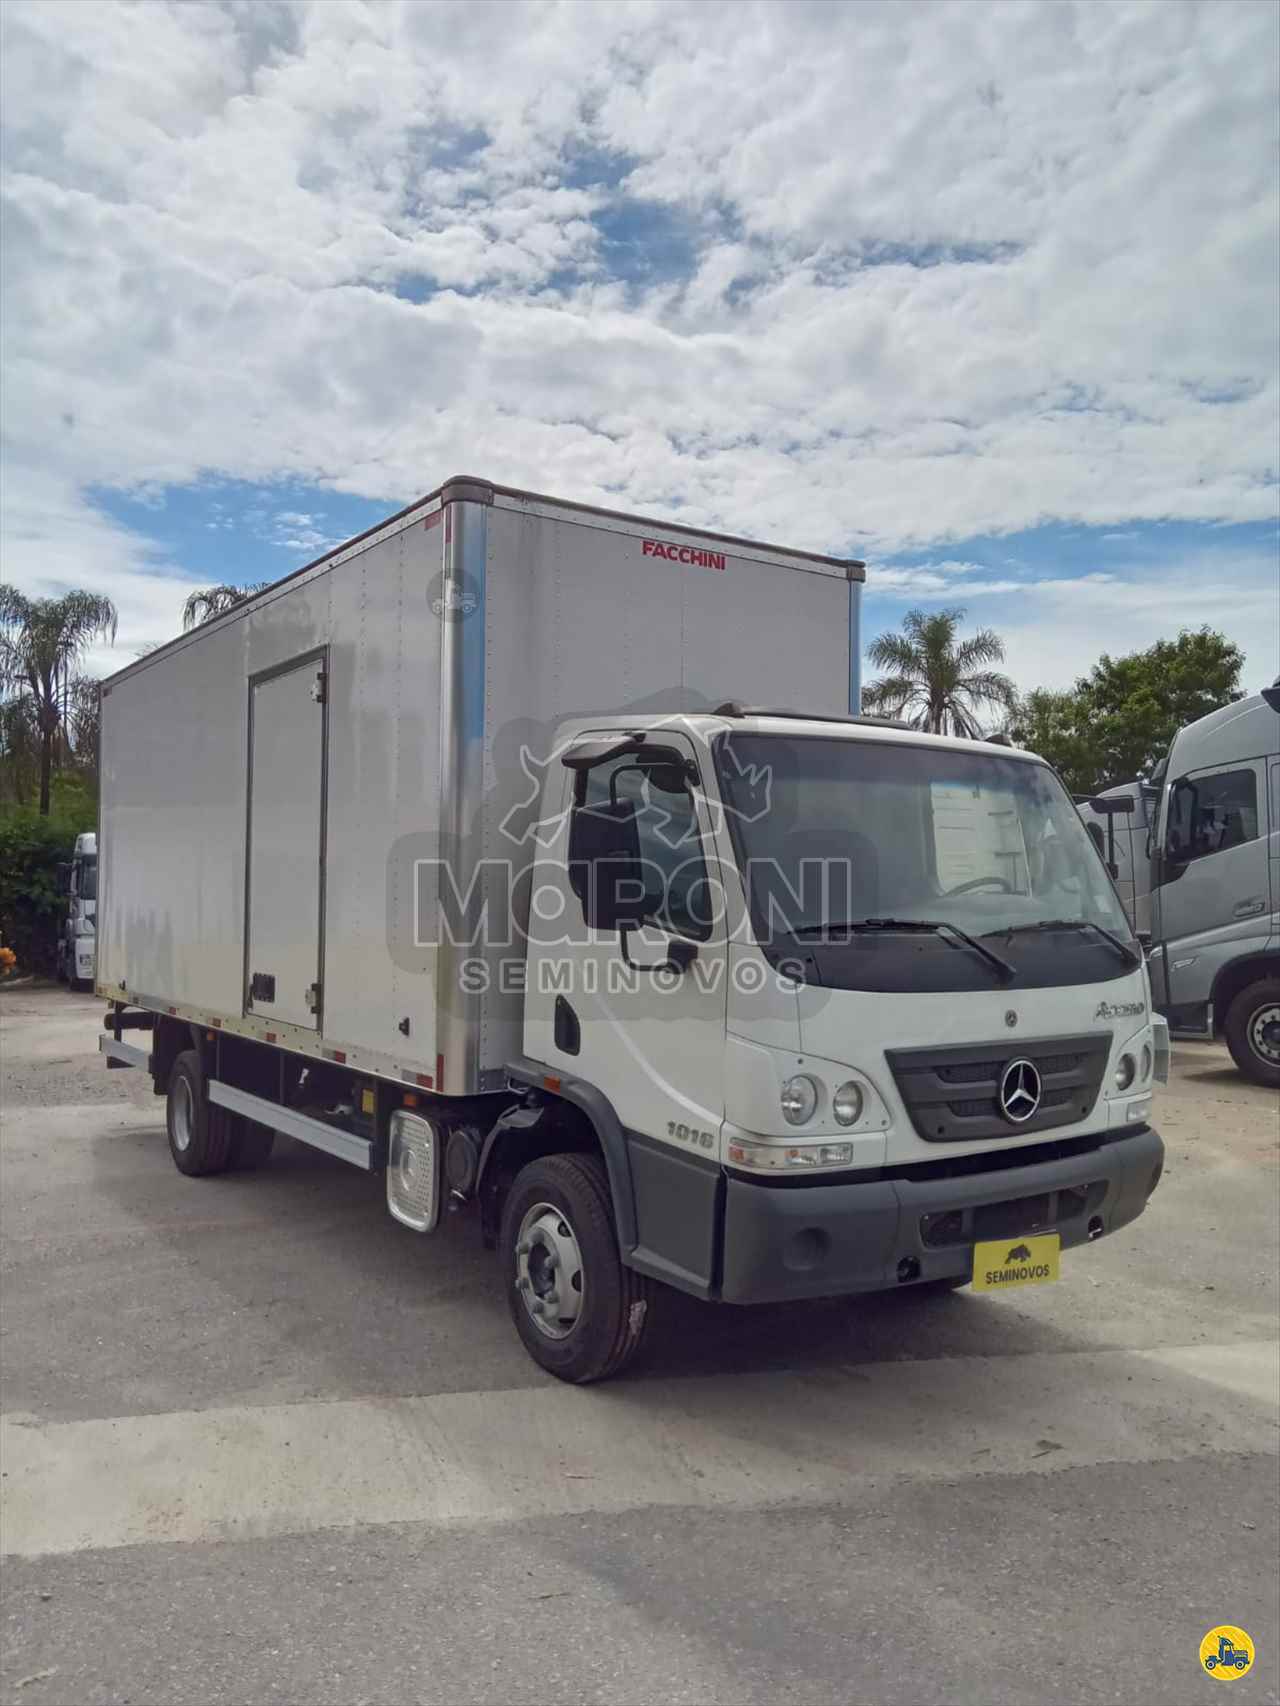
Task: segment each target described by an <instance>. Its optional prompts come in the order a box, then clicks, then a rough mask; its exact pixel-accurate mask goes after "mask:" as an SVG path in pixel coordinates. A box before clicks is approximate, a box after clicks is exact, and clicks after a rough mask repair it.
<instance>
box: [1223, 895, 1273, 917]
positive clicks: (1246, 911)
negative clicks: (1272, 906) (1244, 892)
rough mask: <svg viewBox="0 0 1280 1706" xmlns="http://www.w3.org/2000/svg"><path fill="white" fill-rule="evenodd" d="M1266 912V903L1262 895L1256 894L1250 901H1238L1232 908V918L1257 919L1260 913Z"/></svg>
mask: <svg viewBox="0 0 1280 1706" xmlns="http://www.w3.org/2000/svg"><path fill="white" fill-rule="evenodd" d="M1266 910H1267V903H1266V901H1265V900H1263V898H1262V896H1261V895H1259V894H1255V895H1254V896H1252V898H1251V899H1249V900H1240V901H1237V902H1236V904H1235V906H1234V907H1233V908H1232V912H1231V916H1232V917H1233V918H1256V917H1257V916H1258V914H1259V913H1260V912H1265V911H1266Z"/></svg>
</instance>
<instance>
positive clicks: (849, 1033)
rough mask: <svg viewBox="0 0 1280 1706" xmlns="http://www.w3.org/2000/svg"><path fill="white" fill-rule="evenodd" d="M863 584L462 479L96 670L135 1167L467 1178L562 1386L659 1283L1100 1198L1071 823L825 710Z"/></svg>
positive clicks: (1121, 1212)
mask: <svg viewBox="0 0 1280 1706" xmlns="http://www.w3.org/2000/svg"><path fill="white" fill-rule="evenodd" d="M862 580H863V567H862V565H861V564H859V563H854V562H843V561H838V560H835V559H832V558H827V557H820V556H814V555H811V554H808V553H805V552H801V551H790V550H783V549H779V548H777V547H774V546H769V545H762V544H757V543H753V542H750V541H747V540H742V539H737V538H729V537H721V536H718V535H713V534H709V533H700V532H695V531H693V530H690V529H688V528H683V527H679V526H674V525H671V524H669V523H664V522H658V521H650V520H644V519H640V518H636V517H630V516H623V515H617V514H613V513H610V512H608V511H604V510H600V509H592V508H588V507H585V506H582V505H577V504H572V503H564V502H558V501H555V500H552V499H549V498H545V497H540V496H537V495H534V494H531V493H528V492H521V491H514V490H510V489H508V488H504V487H502V486H499V485H495V484H492V483H490V482H487V481H484V480H479V479H473V478H458V479H454V480H451V481H449V482H447V483H446V484H445V485H443V486H442V487H440V488H439V489H438V490H437V491H435V492H433V493H432V494H431V495H430V496H429V497H427V498H424V499H423V500H422V501H421V502H420V503H418V504H415V505H413V506H412V507H411V508H409V509H407V510H405V511H403V512H401V513H400V514H399V515H397V516H394V517H392V518H391V519H390V520H389V521H388V522H386V523H385V524H384V525H382V526H380V527H377V528H374V529H373V530H371V531H370V532H369V533H366V534H364V535H362V536H361V537H360V538H358V539H355V540H353V541H351V542H350V543H349V544H346V545H344V546H342V547H340V548H339V549H337V550H335V551H333V552H331V553H329V554H328V555H327V556H325V557H323V558H321V559H319V560H318V561H317V562H315V563H313V564H311V565H310V566H309V567H307V568H305V569H303V570H300V571H299V572H298V573H297V574H295V575H293V576H291V577H290V578H288V579H286V580H284V581H281V582H280V583H278V584H277V585H275V586H273V587H270V588H268V589H267V590H266V591H264V592H262V593H260V594H258V595H257V596H256V597H254V598H252V599H250V600H248V601H247V602H245V603H244V604H243V605H241V606H239V607H238V608H236V609H235V610H233V611H231V612H229V613H227V614H226V615H223V616H221V617H219V618H217V619H216V620H214V621H211V622H208V623H206V624H205V625H204V626H202V627H201V628H199V629H198V630H196V631H195V632H194V633H191V634H188V635H184V636H183V637H182V638H181V639H178V640H175V641H174V642H173V643H172V644H171V645H169V646H167V647H164V648H162V649H161V650H159V651H157V652H154V653H152V654H150V655H149V656H147V657H144V658H141V659H139V660H138V661H137V662H136V663H134V664H132V665H130V666H129V667H128V668H127V669H125V670H122V671H121V672H120V673H119V674H117V675H115V676H113V677H112V678H111V680H110V681H109V682H107V683H106V684H105V686H104V688H103V700H102V753H101V775H102V805H101V814H100V825H99V849H100V857H101V866H102V878H101V897H100V901H99V921H98V972H97V975H98V987H99V990H100V993H101V994H102V995H103V996H105V997H106V998H107V1000H108V1002H109V1003H110V1005H109V1010H108V1015H107V1020H106V1026H105V1032H104V1036H103V1038H102V1048H103V1052H104V1053H105V1054H106V1056H107V1057H108V1064H114V1065H134V1066H138V1067H142V1068H144V1069H145V1070H147V1071H148V1072H150V1073H151V1075H152V1078H153V1081H154V1085H155V1089H156V1092H157V1094H160V1095H163V1096H165V1097H166V1099H167V1128H168V1136H169V1144H170V1149H171V1151H172V1155H173V1159H174V1161H175V1162H176V1163H177V1165H178V1167H179V1168H180V1169H181V1170H182V1171H183V1172H184V1173H187V1174H192V1175H199V1174H216V1173H218V1172H220V1171H221V1170H223V1169H225V1168H227V1167H228V1166H252V1165H254V1164H257V1163H260V1162H261V1161H263V1160H264V1159H265V1158H266V1156H267V1154H268V1153H269V1151H270V1147H271V1143H272V1141H273V1137H274V1134H275V1133H277V1132H283V1133H287V1134H289V1135H291V1136H292V1137H294V1138H298V1139H301V1140H302V1141H303V1142H304V1143H310V1144H314V1145H315V1146H317V1147H318V1148H320V1149H322V1150H325V1151H327V1152H328V1153H329V1154H331V1155H334V1156H338V1157H340V1158H341V1159H343V1160H344V1161H348V1162H350V1163H352V1164H354V1165H355V1166H357V1167H360V1168H364V1169H378V1170H381V1171H383V1172H384V1173H385V1177H386V1192H387V1204H388V1208H389V1210H390V1212H391V1213H392V1215H394V1216H395V1218H396V1219H397V1220H398V1221H399V1222H401V1223H402V1224H403V1225H404V1226H405V1227H408V1228H412V1229H413V1230H415V1231H417V1232H420V1233H429V1232H431V1231H432V1230H433V1229H434V1228H435V1227H436V1226H437V1224H438V1222H439V1220H440V1217H441V1214H442V1212H443V1211H445V1210H446V1209H448V1210H452V1211H457V1212H460V1213H470V1214H472V1215H473V1216H474V1217H475V1219H476V1220H477V1222H478V1225H479V1229H480V1232H481V1234H482V1236H483V1237H484V1239H485V1241H486V1242H487V1243H489V1244H490V1245H492V1246H496V1247H497V1249H498V1252H499V1261H500V1265H501V1274H502V1282H503V1285H504V1287H505V1291H506V1296H507V1300H508V1305H509V1308H510V1311H511V1315H512V1319H513V1321H514V1323H515V1326H516V1329H517V1331H518V1332H519V1334H520V1335H521V1337H522V1339H523V1341H524V1343H525V1345H526V1347H527V1348H528V1350H529V1351H530V1353H531V1354H532V1355H533V1357H534V1358H535V1359H536V1360H537V1361H538V1362H539V1363H540V1364H542V1366H543V1367H544V1368H546V1369H548V1370H550V1371H551V1372H552V1373H553V1374H556V1375H558V1376H560V1377H561V1378H563V1379H567V1380H572V1381H579V1382H581V1381H589V1380H596V1379H600V1378H602V1377H604V1376H607V1375H609V1374H611V1373H614V1372H616V1371H617V1370H618V1369H620V1368H621V1367H622V1366H623V1365H624V1364H625V1363H626V1362H627V1361H628V1360H629V1359H630V1358H631V1356H632V1355H633V1354H634V1352H635V1351H636V1349H637V1347H638V1346H639V1344H640V1342H641V1338H642V1335H643V1332H644V1328H645V1324H646V1321H647V1320H648V1318H649V1312H650V1308H651V1300H652V1299H653V1298H654V1297H655V1296H657V1295H658V1294H659V1293H660V1290H661V1287H662V1286H664V1285H666V1286H674V1287H677V1288H679V1289H681V1290H683V1291H687V1292H690V1293H693V1294H695V1295H696V1296H699V1297H702V1298H707V1299H713V1300H717V1301H722V1302H724V1303H726V1304H730V1303H734V1304H750V1303H754V1302H763V1301H776V1300H784V1299H792V1298H795V1299H799V1298H807V1297H816V1296H827V1295H833V1294H849V1293H857V1292H866V1291H876V1290H883V1289H886V1288H894V1287H899V1286H901V1287H926V1288H933V1289H946V1288H950V1287H953V1286H957V1285H963V1284H966V1283H970V1282H972V1283H973V1284H974V1285H975V1286H976V1287H978V1288H981V1289H996V1288H1000V1289H1003V1288H1006V1287H1009V1286H1015V1285H1019V1284H1032V1283H1040V1282H1042V1281H1044V1280H1047V1279H1053V1278H1056V1277H1057V1274H1058V1259H1059V1253H1060V1251H1061V1250H1062V1249H1064V1248H1068V1247H1070V1246H1073V1245H1077V1244H1082V1243H1086V1242H1088V1241H1089V1240H1091V1239H1094V1238H1096V1237H1099V1236H1101V1235H1102V1234H1104V1233H1109V1232H1112V1231H1115V1230H1116V1229H1117V1228H1119V1227H1121V1226H1123V1225H1125V1224H1126V1223H1127V1222H1129V1221H1131V1220H1132V1219H1133V1218H1134V1217H1135V1216H1136V1215H1138V1214H1140V1213H1141V1212H1142V1209H1143V1208H1144V1206H1145V1204H1146V1202H1147V1199H1148V1197H1149V1195H1150V1193H1151V1191H1152V1190H1153V1189H1154V1188H1155V1185H1156V1183H1157V1180H1158V1178H1159V1175H1160V1171H1161V1166H1162V1157H1163V1150H1162V1145H1161V1141H1160V1138H1159V1136H1158V1135H1157V1134H1156V1132H1155V1131H1154V1130H1153V1129H1152V1126H1151V1104H1152V1088H1153V1082H1154V1080H1156V1079H1157V1078H1159V1077H1160V1076H1161V1073H1162V1070H1163V1062H1164V1061H1165V1060H1166V1059H1167V1041H1166V1032H1165V1031H1164V1028H1163V1025H1162V1023H1161V1022H1160V1021H1158V1020H1156V1019H1155V1018H1154V1017H1153V1015H1152V1012H1151V1001H1150V990H1149V986H1148V983H1147V975H1146V971H1145V968H1144V965H1143V962H1142V956H1141V954H1140V953H1139V952H1138V951H1137V949H1136V948H1135V946H1134V943H1133V938H1132V936H1131V935H1130V933H1129V929H1128V926H1127V924H1126V921H1125V917H1124V913H1123V910H1122V908H1121V906H1120V903H1119V900H1118V898H1117V896H1116V893H1115V889H1114V887H1113V886H1112V883H1111V881H1110V879H1109V877H1108V875H1107V872H1106V869H1105V866H1104V864H1103V861H1102V860H1101V859H1100V858H1099V856H1098V854H1097V851H1096V849H1095V847H1094V845H1093V843H1092V841H1091V840H1090V839H1089V837H1088V835H1087V834H1086V833H1085V830H1084V827H1083V825H1082V824H1081V822H1080V819H1079V817H1078V815H1077V813H1076V811H1075V808H1074V806H1073V805H1072V803H1071V800H1070V798H1069V796H1068V795H1067V794H1066V792H1065V791H1064V790H1063V788H1062V787H1061V785H1060V783H1059V782H1058V781H1057V779H1056V778H1055V776H1054V775H1053V773H1052V772H1051V771H1050V770H1049V769H1048V767H1047V766H1045V765H1044V764H1043V763H1042V762H1041V761H1040V760H1039V759H1037V758H1035V757H1033V756H1032V755H1030V754H1025V753H1017V752H1012V751H1009V750H1007V749H1003V748H1000V747H997V746H994V745H989V744H986V743H983V742H974V741H959V740H949V739H942V738H939V737H933V736H928V735H921V734H916V733H913V732H912V731H910V730H908V729H905V728H903V727H901V726H900V725H896V724H889V723H884V722H881V721H877V720H876V719H872V718H861V717H859V716H858V715H857V703H858V679H857V673H858V654H859V644H858V612H859V596H860V592H861V584H862ZM762 705H763V706H765V707H773V708H766V709H757V708H754V707H759V706H762ZM794 706H799V707H801V709H800V710H796V709H789V708H787V707H794Z"/></svg>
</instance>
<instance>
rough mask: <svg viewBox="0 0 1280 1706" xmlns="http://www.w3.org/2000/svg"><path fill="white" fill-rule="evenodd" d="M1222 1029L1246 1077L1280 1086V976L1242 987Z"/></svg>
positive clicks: (1228, 1010)
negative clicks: (1245, 987)
mask: <svg viewBox="0 0 1280 1706" xmlns="http://www.w3.org/2000/svg"><path fill="white" fill-rule="evenodd" d="M1222 1029H1223V1033H1224V1035H1225V1036H1226V1039H1227V1047H1228V1048H1229V1049H1230V1050H1231V1058H1232V1060H1234V1061H1235V1063H1236V1065H1237V1066H1238V1067H1239V1068H1240V1070H1241V1072H1243V1073H1244V1075H1245V1077H1246V1078H1252V1079H1253V1081H1254V1083H1255V1084H1265V1085H1266V1086H1267V1087H1268V1088H1269V1089H1273V1090H1274V1089H1280V978H1276V977H1264V978H1261V979H1259V981H1258V982H1257V983H1251V984H1250V985H1249V987H1248V988H1247V989H1242V990H1241V991H1240V993H1239V995H1237V996H1236V998H1235V1000H1234V1001H1233V1002H1232V1003H1231V1005H1230V1007H1228V1008H1227V1017H1226V1021H1225V1023H1224V1024H1223V1027H1222Z"/></svg>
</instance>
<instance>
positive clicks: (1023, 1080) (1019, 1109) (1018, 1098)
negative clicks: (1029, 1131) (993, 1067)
mask: <svg viewBox="0 0 1280 1706" xmlns="http://www.w3.org/2000/svg"><path fill="white" fill-rule="evenodd" d="M1040 1093H1041V1083H1040V1069H1039V1067H1037V1066H1036V1065H1035V1063H1034V1062H1033V1061H1030V1060H1011V1061H1010V1062H1009V1064H1008V1066H1006V1067H1005V1069H1004V1077H1003V1078H1002V1079H1001V1080H1000V1112H1001V1113H1002V1114H1003V1115H1004V1117H1005V1119H1007V1120H1008V1121H1009V1123H1010V1124H1011V1125H1025V1124H1026V1122H1027V1121H1028V1120H1029V1119H1030V1118H1031V1116H1032V1114H1034V1113H1035V1111H1036V1109H1037V1108H1038V1107H1039V1106H1040Z"/></svg>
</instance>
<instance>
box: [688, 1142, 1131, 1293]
mask: <svg viewBox="0 0 1280 1706" xmlns="http://www.w3.org/2000/svg"><path fill="white" fill-rule="evenodd" d="M1163 1162H1164V1144H1163V1143H1162V1142H1161V1140H1160V1137H1159V1134H1158V1133H1157V1132H1155V1131H1153V1130H1151V1129H1150V1128H1149V1127H1145V1128H1143V1129H1142V1130H1140V1131H1135V1132H1130V1133H1126V1134H1124V1135H1121V1136H1117V1137H1116V1138H1114V1139H1112V1140H1111V1141H1110V1142H1107V1143H1104V1144H1102V1145H1100V1147H1099V1148H1097V1149H1091V1150H1088V1151H1086V1152H1085V1153H1084V1154H1079V1155H1071V1156H1068V1157H1065V1158H1062V1159H1057V1160H1051V1161H1040V1162H1037V1163H1035V1164H1033V1165H1030V1166H1022V1167H1018V1166H1010V1167H1006V1168H1001V1169H999V1170H998V1171H996V1172H983V1173H972V1174H967V1175H962V1176H960V1177H955V1178H929V1179H921V1178H887V1179H876V1180H868V1181H867V1182H866V1183H858V1182H849V1181H842V1182H841V1183H839V1184H833V1185H806V1186H804V1187H802V1188H790V1189H788V1188H780V1187H778V1186H770V1185H767V1184H757V1183H755V1182H754V1181H748V1180H744V1179H742V1178H739V1177H736V1176H731V1177H730V1178H729V1179H728V1180H727V1190H726V1195H725V1204H724V1244H723V1270H722V1272H723V1279H722V1284H721V1290H720V1295H721V1297H722V1298H723V1299H724V1300H725V1302H727V1303H769V1302H778V1301H782V1300H784V1299H787V1298H801V1297H829V1296H835V1295H839V1294H841V1293H846V1292H857V1291H883V1290H886V1289H889V1288H891V1287H895V1288H896V1287H898V1286H899V1285H903V1284H904V1283H906V1284H910V1283H916V1282H919V1281H928V1280H934V1279H949V1278H953V1277H956V1276H961V1275H966V1274H968V1272H969V1271H970V1268H971V1266H972V1260H973V1244H974V1243H975V1241H977V1240H980V1239H984V1238H988V1237H989V1238H1003V1237H1005V1236H1009V1237H1013V1236H1018V1235H1023V1234H1026V1233H1030V1232H1035V1231H1039V1230H1043V1231H1057V1232H1058V1233H1059V1234H1060V1235H1061V1238H1062V1244H1063V1248H1064V1249H1067V1248H1070V1246H1072V1245H1073V1244H1083V1243H1085V1242H1086V1241H1087V1240H1089V1239H1090V1238H1096V1237H1099V1236H1102V1235H1103V1234H1105V1233H1108V1232H1114V1231H1116V1230H1117V1228H1119V1227H1121V1226H1125V1225H1127V1224H1128V1222H1129V1221H1131V1220H1135V1219H1136V1218H1137V1217H1138V1215H1140V1214H1141V1213H1142V1211H1143V1209H1144V1208H1145V1207H1146V1203H1147V1198H1148V1197H1149V1196H1150V1194H1151V1192H1152V1190H1153V1189H1154V1188H1155V1185H1156V1182H1157V1181H1158V1179H1159V1177H1160V1171H1161V1168H1162V1166H1163ZM904 1272H905V1273H906V1274H907V1275H909V1278H908V1279H907V1280H906V1281H905V1282H904V1280H903V1278H902V1274H903V1273H904Z"/></svg>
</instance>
